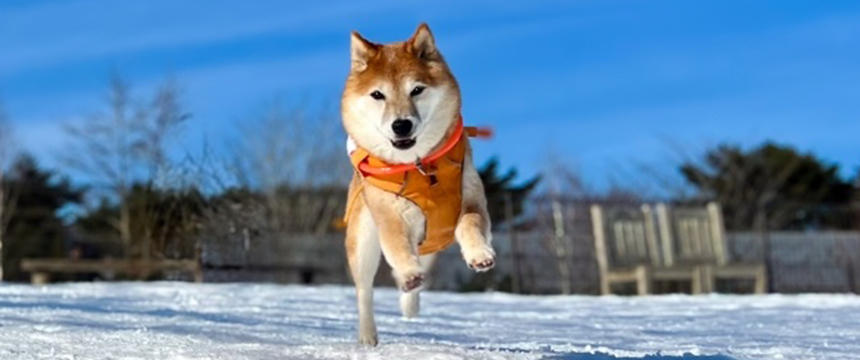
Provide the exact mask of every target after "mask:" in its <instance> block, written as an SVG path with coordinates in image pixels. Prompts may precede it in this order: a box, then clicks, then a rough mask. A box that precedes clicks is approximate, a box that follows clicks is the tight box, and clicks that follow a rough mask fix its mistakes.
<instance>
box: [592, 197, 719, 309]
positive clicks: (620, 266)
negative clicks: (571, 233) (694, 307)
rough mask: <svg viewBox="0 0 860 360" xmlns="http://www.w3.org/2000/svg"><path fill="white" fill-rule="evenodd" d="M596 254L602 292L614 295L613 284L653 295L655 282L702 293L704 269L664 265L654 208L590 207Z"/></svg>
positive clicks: (641, 293)
mask: <svg viewBox="0 0 860 360" xmlns="http://www.w3.org/2000/svg"><path fill="white" fill-rule="evenodd" d="M591 221H592V229H593V232H594V252H595V255H596V257H597V267H598V273H599V276H600V292H601V294H604V295H607V294H611V293H612V285H613V284H618V283H635V285H636V293H637V294H638V295H647V294H650V293H652V292H653V289H652V284H653V282H654V281H684V282H689V283H690V284H691V288H692V292H693V293H694V294H695V293H700V292H702V291H703V286H702V277H701V273H700V272H701V269H700V268H698V267H696V266H665V263H664V262H663V261H662V259H661V251H662V249H661V247H660V240H659V235H658V231H657V226H656V224H655V222H654V215H653V210H652V209H651V206H649V205H642V206H639V207H636V206H610V207H606V208H604V207H603V206H600V205H592V206H591Z"/></svg>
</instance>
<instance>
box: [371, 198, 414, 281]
mask: <svg viewBox="0 0 860 360" xmlns="http://www.w3.org/2000/svg"><path fill="white" fill-rule="evenodd" d="M364 191H365V194H366V195H367V196H365V199H366V201H367V206H368V208H370V210H371V213H372V214H373V220H374V221H375V222H376V225H377V227H378V229H379V244H380V246H381V247H382V254H383V255H384V256H385V261H387V262H388V264H389V265H391V269H393V270H394V280H395V281H397V284H398V286H399V287H400V290H401V291H404V292H409V291H412V290H415V289H417V288H418V287H420V286H421V284H423V283H424V272H423V271H422V270H421V264H420V263H419V262H418V248H417V246H416V245H417V243H418V241H417V236H418V234H417V233H416V231H415V229H413V228H412V226H410V223H409V222H408V221H407V219H410V220H411V221H418V222H420V220H423V215H422V214H421V210H420V209H418V207H417V206H415V205H414V204H412V203H411V202H409V201H408V200H405V199H402V198H399V197H397V196H396V195H394V194H391V193H388V192H385V191H384V190H380V189H377V188H374V187H367V188H365V190H364ZM422 226H423V223H422ZM417 227H418V226H415V228H417Z"/></svg>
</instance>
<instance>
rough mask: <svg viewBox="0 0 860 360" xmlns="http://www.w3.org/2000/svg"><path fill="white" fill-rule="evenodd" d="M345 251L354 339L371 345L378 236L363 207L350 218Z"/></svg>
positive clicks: (375, 337) (373, 341) (368, 214)
mask: <svg viewBox="0 0 860 360" xmlns="http://www.w3.org/2000/svg"><path fill="white" fill-rule="evenodd" d="M346 251H347V259H348V260H349V267H350V271H351V272H352V279H353V281H354V282H355V295H356V299H357V301H358V342H359V344H364V345H371V346H375V345H376V344H377V342H378V340H377V335H376V323H375V321H374V319H373V278H374V277H375V276H376V270H377V269H378V267H379V256H380V249H379V240H378V238H377V231H376V226H375V225H374V224H373V218H372V217H371V216H370V211H368V210H367V209H366V208H363V207H362V209H360V210H359V213H358V214H357V215H356V216H354V217H353V219H351V220H350V227H349V228H347V232H346Z"/></svg>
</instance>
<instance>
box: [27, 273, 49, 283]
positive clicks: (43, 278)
mask: <svg viewBox="0 0 860 360" xmlns="http://www.w3.org/2000/svg"><path fill="white" fill-rule="evenodd" d="M48 280H50V275H48V273H45V272H34V273H32V274H30V283H31V284H33V285H45V284H47V283H48Z"/></svg>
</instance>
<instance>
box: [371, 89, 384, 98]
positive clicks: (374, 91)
mask: <svg viewBox="0 0 860 360" xmlns="http://www.w3.org/2000/svg"><path fill="white" fill-rule="evenodd" d="M370 97H372V98H374V99H376V100H385V95H382V93H381V92H379V90H373V92H372V93H370Z"/></svg>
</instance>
